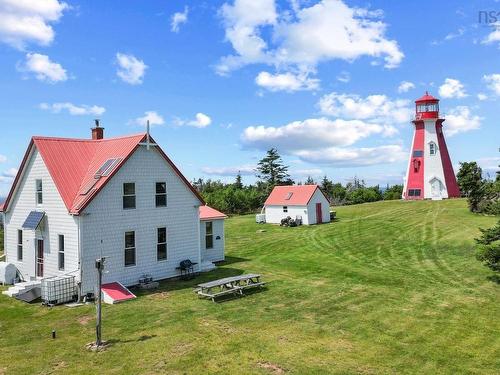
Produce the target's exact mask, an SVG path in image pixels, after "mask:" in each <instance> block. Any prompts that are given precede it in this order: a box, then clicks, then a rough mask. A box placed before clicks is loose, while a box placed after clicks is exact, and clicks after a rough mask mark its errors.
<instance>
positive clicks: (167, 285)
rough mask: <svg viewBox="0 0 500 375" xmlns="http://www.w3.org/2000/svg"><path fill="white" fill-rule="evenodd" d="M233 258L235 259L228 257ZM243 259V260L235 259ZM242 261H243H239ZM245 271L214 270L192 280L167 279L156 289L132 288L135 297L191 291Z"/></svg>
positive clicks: (200, 274)
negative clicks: (203, 284) (207, 283)
mask: <svg viewBox="0 0 500 375" xmlns="http://www.w3.org/2000/svg"><path fill="white" fill-rule="evenodd" d="M228 258H235V257H228ZM236 259H243V258H236ZM240 261H243V260H240ZM244 272H245V271H244V270H242V269H238V268H226V267H224V268H216V269H215V270H213V271H210V272H202V273H199V274H197V275H196V276H195V277H194V278H193V279H190V280H181V279H169V280H163V281H160V285H159V286H158V288H156V289H140V288H139V287H133V288H131V289H133V291H134V294H135V295H136V296H137V297H142V296H148V295H152V294H157V293H164V292H173V291H176V290H184V289H193V288H196V286H197V285H198V284H201V283H206V282H208V281H212V280H217V279H222V278H224V277H231V276H239V275H241V274H243V273H244Z"/></svg>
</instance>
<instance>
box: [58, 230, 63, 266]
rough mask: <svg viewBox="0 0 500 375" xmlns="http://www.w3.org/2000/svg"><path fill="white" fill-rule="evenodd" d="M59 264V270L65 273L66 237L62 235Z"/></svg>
mask: <svg viewBox="0 0 500 375" xmlns="http://www.w3.org/2000/svg"><path fill="white" fill-rule="evenodd" d="M58 255H59V258H58V263H59V270H60V271H63V270H64V235H62V234H60V235H59V250H58Z"/></svg>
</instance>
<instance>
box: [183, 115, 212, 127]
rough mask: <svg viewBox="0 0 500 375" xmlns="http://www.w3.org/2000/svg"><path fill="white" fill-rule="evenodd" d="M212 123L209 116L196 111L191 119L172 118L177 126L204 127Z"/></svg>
mask: <svg viewBox="0 0 500 375" xmlns="http://www.w3.org/2000/svg"><path fill="white" fill-rule="evenodd" d="M211 123H212V119H211V118H210V116H208V115H206V114H204V113H201V112H198V113H197V114H196V115H195V118H194V119H193V120H183V119H180V118H176V119H175V120H174V124H175V125H177V126H194V127H195V128H200V129H201V128H206V127H207V126H209V125H210V124H211Z"/></svg>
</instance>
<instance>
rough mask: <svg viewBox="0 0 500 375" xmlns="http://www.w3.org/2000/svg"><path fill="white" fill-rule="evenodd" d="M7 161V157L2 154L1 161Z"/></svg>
mask: <svg viewBox="0 0 500 375" xmlns="http://www.w3.org/2000/svg"><path fill="white" fill-rule="evenodd" d="M6 161H7V157H6V156H4V155H1V154H0V163H5V162H6Z"/></svg>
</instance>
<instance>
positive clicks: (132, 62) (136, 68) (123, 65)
mask: <svg viewBox="0 0 500 375" xmlns="http://www.w3.org/2000/svg"><path fill="white" fill-rule="evenodd" d="M116 61H117V63H118V66H119V68H118V70H117V72H116V75H117V76H118V77H120V78H121V79H122V80H123V81H124V82H126V83H129V84H131V85H139V84H141V83H142V81H143V79H144V74H145V73H146V69H147V68H148V66H147V65H146V64H144V61H142V60H139V59H138V58H136V57H135V56H133V55H127V54H124V53H119V52H118V53H117V54H116Z"/></svg>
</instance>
